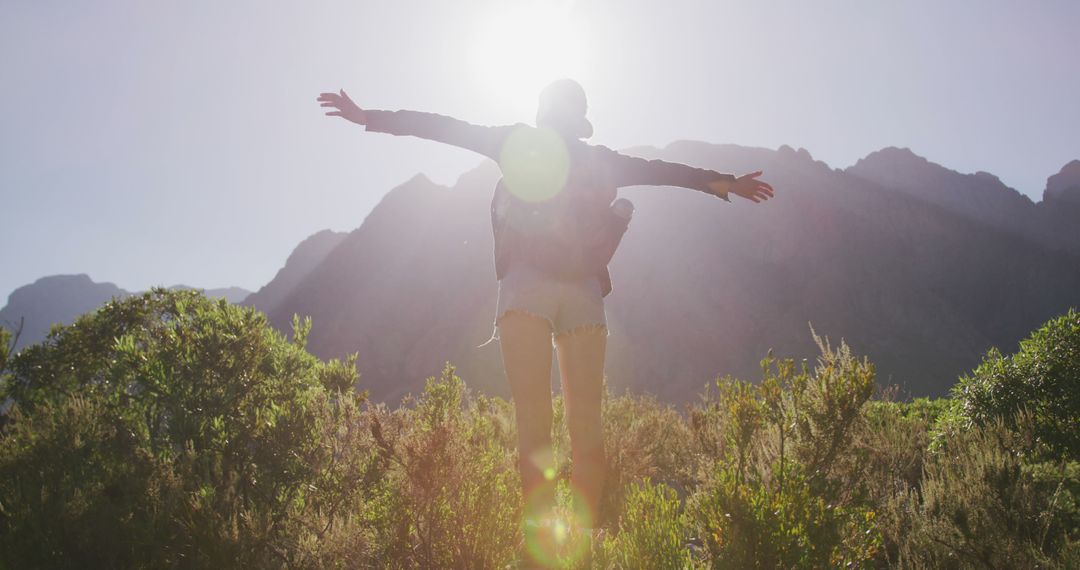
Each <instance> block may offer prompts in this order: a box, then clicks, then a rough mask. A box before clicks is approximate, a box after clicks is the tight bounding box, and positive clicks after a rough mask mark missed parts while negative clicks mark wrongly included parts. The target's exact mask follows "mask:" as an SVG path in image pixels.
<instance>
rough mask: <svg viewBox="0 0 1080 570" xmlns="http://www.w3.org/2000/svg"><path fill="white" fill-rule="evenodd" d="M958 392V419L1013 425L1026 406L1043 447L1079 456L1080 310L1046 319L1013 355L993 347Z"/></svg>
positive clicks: (963, 422) (955, 391)
mask: <svg viewBox="0 0 1080 570" xmlns="http://www.w3.org/2000/svg"><path fill="white" fill-rule="evenodd" d="M953 398H954V400H955V401H956V405H957V409H956V410H955V417H954V418H952V419H953V423H954V425H955V424H956V423H959V424H960V426H961V427H963V426H971V425H980V426H982V425H989V424H992V423H993V422H995V421H998V420H1001V421H1004V422H1005V424H1006V425H1014V424H1015V421H1016V416H1017V413H1018V412H1020V411H1021V410H1025V409H1026V410H1028V411H1029V412H1030V413H1031V419H1032V421H1033V424H1034V425H1033V428H1034V436H1035V439H1036V443H1037V444H1038V445H1039V447H1040V451H1043V452H1046V453H1049V454H1051V455H1065V456H1067V457H1069V458H1070V459H1073V460H1080V313H1078V312H1077V311H1075V310H1070V311H1069V312H1068V313H1066V314H1065V315H1062V316H1060V317H1058V318H1056V319H1052V320H1051V321H1049V322H1047V323H1046V324H1045V325H1043V326H1042V327H1041V328H1039V329H1038V330H1036V331H1035V332H1033V333H1032V334H1031V336H1029V337H1028V338H1027V339H1025V340H1023V341H1021V342H1020V350H1019V351H1018V352H1017V353H1016V354H1014V355H1012V356H1003V355H1002V354H1001V352H999V351H998V350H997V349H992V350H990V352H989V353H988V354H987V356H986V358H985V359H984V360H983V362H982V364H980V365H979V367H978V368H976V369H975V370H974V372H972V373H971V375H970V376H965V377H963V378H961V379H960V381H959V382H958V383H957V384H956V386H955V387H954V388H953ZM956 420H960V421H959V422H956ZM944 427H946V428H947V427H948V426H944Z"/></svg>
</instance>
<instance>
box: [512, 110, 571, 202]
mask: <svg viewBox="0 0 1080 570" xmlns="http://www.w3.org/2000/svg"><path fill="white" fill-rule="evenodd" d="M499 167H500V168H501V169H502V173H503V182H505V184H506V188H507V189H508V190H509V191H510V192H511V193H512V194H514V195H515V196H517V197H518V198H521V199H522V200H525V201H526V202H544V201H547V200H550V199H551V198H553V197H554V196H555V195H556V194H558V193H559V192H561V191H562V189H563V186H565V185H566V178H567V176H569V174H570V153H569V151H567V149H566V143H565V142H563V139H562V137H560V136H559V135H558V133H556V132H555V131H553V130H551V129H544V128H539V129H537V128H533V127H527V126H522V127H520V128H518V129H517V130H515V131H514V132H512V133H510V136H508V137H507V138H506V142H505V143H503V147H502V152H501V153H500V154H499Z"/></svg>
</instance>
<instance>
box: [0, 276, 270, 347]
mask: <svg viewBox="0 0 1080 570" xmlns="http://www.w3.org/2000/svg"><path fill="white" fill-rule="evenodd" d="M170 289H195V287H188V286H187V285H174V286H172V287H170ZM203 293H204V294H205V295H206V296H207V297H222V298H224V299H225V300H227V301H228V302H230V303H236V302H238V301H239V300H241V299H244V298H245V297H247V296H248V295H250V294H251V292H250V291H248V290H246V289H242V288H240V287H226V288H222V289H206V290H204V291H203ZM131 294H132V293H131V292H129V291H125V290H124V289H121V288H120V287H117V286H116V285H114V284H112V283H96V282H94V281H93V280H92V279H90V277H89V276H88V275H86V274H79V275H51V276H48V277H42V278H41V279H38V280H37V281H35V282H33V283H31V284H29V285H24V286H22V287H19V288H18V289H16V290H15V291H14V292H12V293H11V295H10V296H9V297H8V303H7V305H5V306H4V307H3V308H2V309H0V326H2V327H4V328H7V329H9V330H11V331H12V332H15V331H17V330H19V327H20V326H21V327H22V331H21V333H20V334H19V338H18V342H17V343H16V345H15V349H16V350H18V349H19V348H22V347H24V346H27V345H30V344H34V343H38V342H41V341H42V340H44V339H45V336H46V335H48V333H49V330H50V329H51V328H52V325H54V324H65V325H66V324H71V323H72V322H74V321H75V318H76V317H78V316H79V315H81V314H83V313H88V312H90V311H93V310H95V309H97V308H98V307H100V306H101V305H103V304H104V303H106V302H108V301H110V300H112V299H113V298H123V297H127V296H128V295H131Z"/></svg>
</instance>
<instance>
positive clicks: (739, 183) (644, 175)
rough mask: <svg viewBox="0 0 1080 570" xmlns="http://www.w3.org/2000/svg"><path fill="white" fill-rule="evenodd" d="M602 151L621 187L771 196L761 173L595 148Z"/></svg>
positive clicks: (725, 196) (755, 197) (756, 198)
mask: <svg viewBox="0 0 1080 570" xmlns="http://www.w3.org/2000/svg"><path fill="white" fill-rule="evenodd" d="M596 148H597V149H598V151H599V152H601V153H603V156H604V158H605V162H607V163H608V164H609V165H610V166H611V171H612V174H613V175H614V178H615V185H616V186H619V187H622V186H638V185H646V186H681V187H683V188H692V189H694V190H698V191H701V192H704V193H706V194H711V195H713V196H717V197H720V198H722V199H724V200H727V201H729V202H730V200H728V193H732V194H735V195H737V196H741V197H743V198H746V199H747V200H750V201H751V202H755V203H756V202H761V201H763V200H768V199H769V198H772V196H773V188H772V186H770V185H769V184H767V183H766V182H763V181H761V180H757V177H758V176H761V174H762V172H761V171H760V170H759V171H757V172H752V173H750V174H744V175H742V176H735V175H734V174H729V173H726V172H717V171H715V170H707V169H704V168H695V167H693V166H687V165H685V164H680V163H677V162H667V161H664V160H645V159H644V158H639V157H636V156H627V155H625V154H621V153H618V152H616V151H614V150H611V149H609V148H607V147H602V146H601V147H596Z"/></svg>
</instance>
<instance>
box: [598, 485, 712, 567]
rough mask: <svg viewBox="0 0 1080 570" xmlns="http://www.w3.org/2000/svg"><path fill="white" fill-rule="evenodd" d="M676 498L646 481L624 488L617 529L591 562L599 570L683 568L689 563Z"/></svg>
mask: <svg viewBox="0 0 1080 570" xmlns="http://www.w3.org/2000/svg"><path fill="white" fill-rule="evenodd" d="M680 510H681V509H680V505H679V497H678V495H677V494H676V493H675V490H674V489H671V488H670V487H668V486H667V485H664V484H662V483H661V484H658V485H654V484H653V483H652V481H650V480H649V479H645V480H644V481H642V482H640V483H633V484H631V485H629V486H628V489H627V492H626V502H625V507H624V509H623V514H622V516H621V517H620V519H619V525H618V526H619V530H618V534H616V535H615V536H614V537H613V538H611V539H608V540H605V541H604V542H603V543H602V544H601V545H600V548H599V550H600V551H601V552H600V554H599V555H598V557H597V559H596V560H595V562H596V565H597V566H600V567H602V568H625V569H633V568H656V569H657V570H662V569H668V568H670V569H677V568H686V567H687V566H689V565H690V564H691V563H692V560H691V557H690V550H689V549H688V548H687V547H686V545H685V544H684V539H685V533H686V530H685V525H684V524H683V521H682V518H683V516H682V514H681V512H680Z"/></svg>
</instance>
